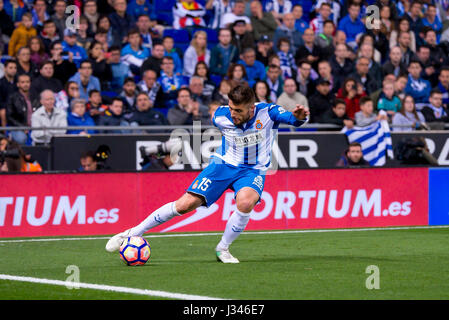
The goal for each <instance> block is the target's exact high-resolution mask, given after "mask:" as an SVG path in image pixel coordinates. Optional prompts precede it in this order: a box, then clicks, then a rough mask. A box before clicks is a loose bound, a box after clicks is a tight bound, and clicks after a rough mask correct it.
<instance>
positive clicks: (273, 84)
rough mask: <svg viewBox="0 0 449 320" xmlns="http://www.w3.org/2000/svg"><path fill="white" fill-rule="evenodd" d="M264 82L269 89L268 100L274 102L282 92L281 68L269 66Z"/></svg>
mask: <svg viewBox="0 0 449 320" xmlns="http://www.w3.org/2000/svg"><path fill="white" fill-rule="evenodd" d="M266 82H267V84H268V87H269V88H270V91H269V94H270V100H271V101H273V102H276V101H277V99H278V97H279V96H280V95H281V94H282V92H283V91H284V80H283V79H282V71H281V68H280V67H279V66H278V65H276V64H270V65H269V66H268V69H267V77H266Z"/></svg>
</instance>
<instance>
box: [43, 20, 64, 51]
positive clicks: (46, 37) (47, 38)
mask: <svg viewBox="0 0 449 320" xmlns="http://www.w3.org/2000/svg"><path fill="white" fill-rule="evenodd" d="M39 38H40V39H41V40H42V43H43V44H44V48H45V51H46V52H50V47H51V44H52V43H53V42H55V41H59V40H61V38H60V37H59V34H58V32H57V29H56V24H55V22H54V21H53V20H47V21H45V22H44V26H43V29H42V31H41V32H40V33H39Z"/></svg>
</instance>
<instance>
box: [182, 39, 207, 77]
mask: <svg viewBox="0 0 449 320" xmlns="http://www.w3.org/2000/svg"><path fill="white" fill-rule="evenodd" d="M200 61H204V62H205V63H206V64H207V65H209V61H210V50H209V49H208V48H207V33H206V32H205V31H203V30H199V31H197V32H195V34H194V35H193V39H192V41H191V42H190V45H189V47H188V48H187V50H186V52H185V53H184V69H183V74H184V75H185V76H187V77H191V76H192V75H193V73H194V72H195V66H196V64H197V63H198V62H200Z"/></svg>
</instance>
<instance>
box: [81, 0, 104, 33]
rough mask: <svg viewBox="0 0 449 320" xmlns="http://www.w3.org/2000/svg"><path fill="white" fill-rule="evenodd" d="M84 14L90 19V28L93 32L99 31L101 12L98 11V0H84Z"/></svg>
mask: <svg viewBox="0 0 449 320" xmlns="http://www.w3.org/2000/svg"><path fill="white" fill-rule="evenodd" d="M83 10H84V12H83V14H84V16H85V17H86V18H87V20H88V21H89V29H90V31H91V32H92V33H96V32H97V29H98V28H97V22H98V19H99V18H100V14H99V13H98V7H97V1H95V0H86V1H84V6H83Z"/></svg>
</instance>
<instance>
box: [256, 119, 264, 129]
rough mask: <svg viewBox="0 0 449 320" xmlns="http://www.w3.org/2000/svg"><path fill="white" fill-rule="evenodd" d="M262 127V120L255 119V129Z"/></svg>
mask: <svg viewBox="0 0 449 320" xmlns="http://www.w3.org/2000/svg"><path fill="white" fill-rule="evenodd" d="M262 128H263V124H262V122H260V120H257V121H256V129H257V130H261V129H262Z"/></svg>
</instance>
